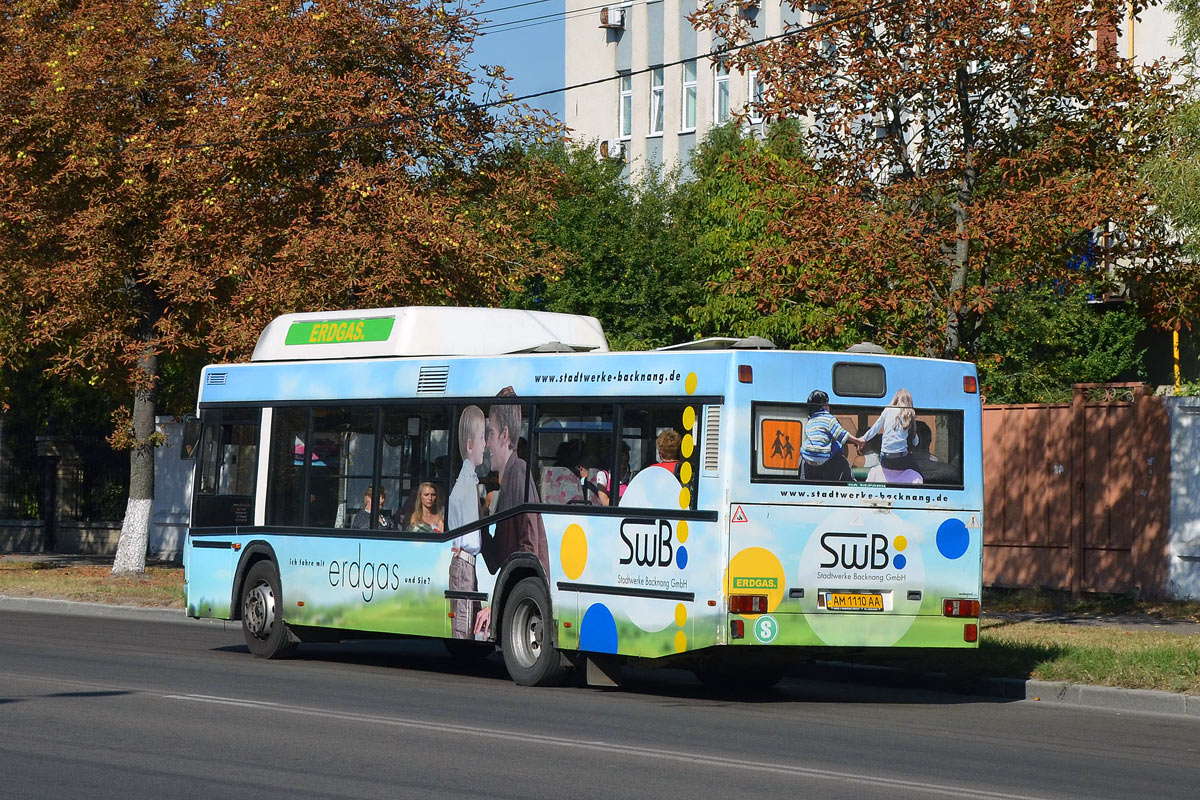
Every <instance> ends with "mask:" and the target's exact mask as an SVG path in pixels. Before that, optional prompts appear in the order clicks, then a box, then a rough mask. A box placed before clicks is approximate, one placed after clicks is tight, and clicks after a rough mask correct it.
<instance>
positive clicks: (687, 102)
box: [680, 61, 696, 131]
mask: <svg viewBox="0 0 1200 800" xmlns="http://www.w3.org/2000/svg"><path fill="white" fill-rule="evenodd" d="M682 96H683V109H682V111H683V114H682V119H681V120H680V122H681V123H682V128H683V130H685V131H694V130H696V62H695V61H685V62H683V92H682Z"/></svg>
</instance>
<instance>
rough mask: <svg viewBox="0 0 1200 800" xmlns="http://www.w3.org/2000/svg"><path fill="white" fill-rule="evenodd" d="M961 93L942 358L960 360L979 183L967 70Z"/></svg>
mask: <svg viewBox="0 0 1200 800" xmlns="http://www.w3.org/2000/svg"><path fill="white" fill-rule="evenodd" d="M955 84H956V86H957V93H958V111H959V115H960V116H961V118H962V121H961V124H962V152H963V167H962V172H961V174H960V175H959V182H958V191H957V193H956V194H955V197H954V202H953V203H951V208H952V209H953V210H954V228H955V241H954V255H953V256H952V257H951V261H950V265H951V267H950V291H949V296H948V297H947V298H946V301H947V304H948V307H947V308H946V329H945V340H944V348H943V351H942V358H958V355H959V353H958V351H959V348H960V347H961V345H962V326H963V320H964V318H965V317H966V314H965V311H964V310H965V307H966V304H965V303H964V301H963V292H964V291H965V290H966V288H967V283H968V279H969V277H970V274H969V273H970V268H971V237H970V230H969V228H968V221H967V215H968V214H969V213H970V212H969V210H970V208H971V203H972V201H973V200H974V199H975V182H976V180H977V179H978V175H977V174H976V167H975V125H974V117H973V116H972V109H971V94H970V75H969V74H968V73H967V68H966V67H965V66H960V67H959V68H958V69H957V70H956V71H955Z"/></svg>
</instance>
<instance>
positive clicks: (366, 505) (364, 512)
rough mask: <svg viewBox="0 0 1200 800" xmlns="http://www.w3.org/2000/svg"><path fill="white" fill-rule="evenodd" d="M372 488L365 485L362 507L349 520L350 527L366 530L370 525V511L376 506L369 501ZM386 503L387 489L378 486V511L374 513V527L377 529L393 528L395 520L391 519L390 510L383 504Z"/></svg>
mask: <svg viewBox="0 0 1200 800" xmlns="http://www.w3.org/2000/svg"><path fill="white" fill-rule="evenodd" d="M371 494H372V489H371V487H370V486H368V487H367V489H366V491H365V492H363V507H362V508H361V509H359V511H357V512H356V513H355V514H354V517H353V518H352V519H351V521H350V527H351V528H356V529H358V530H367V529H368V528H371V527H372V520H371V512H372V510H374V509H375V508H376V506H375V504H374V503H372V501H371ZM386 504H387V489H385V488H383V487H380V489H379V504H378V513H377V514H376V515H375V516H376V519H375V520H374V527H375V528H377V529H379V530H395V529H396V521H395V520H394V519H392V512H390V511H388V510H387V509H386V508H384V506H385V505H386Z"/></svg>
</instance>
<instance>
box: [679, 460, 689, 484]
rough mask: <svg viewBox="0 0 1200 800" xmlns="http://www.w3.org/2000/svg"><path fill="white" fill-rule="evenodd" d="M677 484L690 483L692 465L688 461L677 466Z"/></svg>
mask: <svg viewBox="0 0 1200 800" xmlns="http://www.w3.org/2000/svg"><path fill="white" fill-rule="evenodd" d="M679 482H680V483H691V482H692V465H691V463H690V462H688V461H685V462H683V463H682V464H680V465H679Z"/></svg>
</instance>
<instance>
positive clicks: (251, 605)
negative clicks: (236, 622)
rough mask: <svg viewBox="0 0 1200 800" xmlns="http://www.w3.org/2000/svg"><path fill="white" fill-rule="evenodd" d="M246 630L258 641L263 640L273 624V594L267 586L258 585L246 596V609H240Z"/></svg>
mask: <svg viewBox="0 0 1200 800" xmlns="http://www.w3.org/2000/svg"><path fill="white" fill-rule="evenodd" d="M242 614H243V615H244V616H245V618H246V628H247V629H248V630H249V631H250V632H251V633H252V634H254V635H255V636H256V637H258V638H259V639H265V638H267V636H268V635H270V633H271V626H272V625H274V624H275V593H274V592H273V591H271V587H270V586H269V585H268V584H265V583H260V584H258V585H257V586H255V587H254V588H253V589H251V590H250V592H249V593H248V594H247V595H246V607H245V608H244V609H242Z"/></svg>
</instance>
